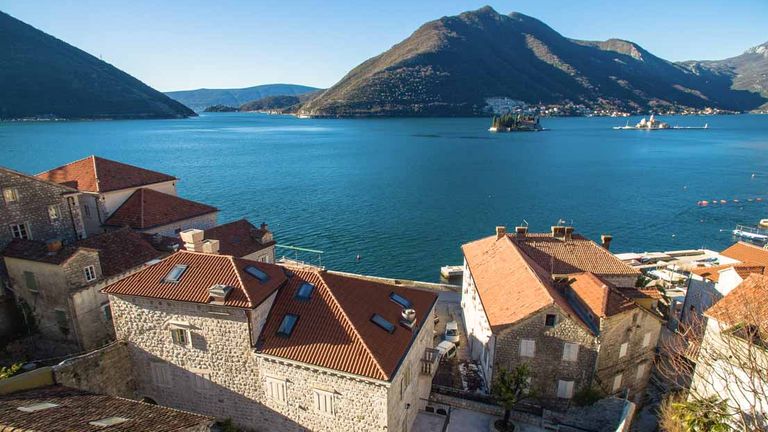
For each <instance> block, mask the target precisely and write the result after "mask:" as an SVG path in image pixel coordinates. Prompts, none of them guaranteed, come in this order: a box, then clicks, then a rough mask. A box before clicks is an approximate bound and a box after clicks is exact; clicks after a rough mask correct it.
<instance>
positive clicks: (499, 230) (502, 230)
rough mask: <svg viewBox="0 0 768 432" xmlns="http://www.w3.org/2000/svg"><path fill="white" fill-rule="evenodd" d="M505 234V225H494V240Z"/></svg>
mask: <svg viewBox="0 0 768 432" xmlns="http://www.w3.org/2000/svg"><path fill="white" fill-rule="evenodd" d="M505 235H507V227H505V226H503V225H499V226H497V227H496V240H498V239H500V238H502V237H504V236H505Z"/></svg>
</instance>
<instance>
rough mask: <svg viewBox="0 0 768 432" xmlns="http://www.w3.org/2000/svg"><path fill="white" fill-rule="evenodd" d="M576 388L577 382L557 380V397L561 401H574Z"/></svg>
mask: <svg viewBox="0 0 768 432" xmlns="http://www.w3.org/2000/svg"><path fill="white" fill-rule="evenodd" d="M575 386H576V383H575V381H571V380H561V379H559V380H557V397H558V398H559V399H573V389H574V387H575ZM561 390H562V392H561ZM561 394H562V395H561Z"/></svg>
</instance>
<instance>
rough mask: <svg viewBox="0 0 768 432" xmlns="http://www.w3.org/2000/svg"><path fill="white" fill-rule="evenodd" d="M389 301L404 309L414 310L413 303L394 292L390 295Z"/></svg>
mask: <svg viewBox="0 0 768 432" xmlns="http://www.w3.org/2000/svg"><path fill="white" fill-rule="evenodd" d="M389 299H390V300H392V301H393V302H395V303H397V304H399V305H400V306H402V307H403V309H413V303H411V301H410V300H408V299H407V298H405V297H403V296H401V295H400V294H397V293H395V292H392V293H390V294H389Z"/></svg>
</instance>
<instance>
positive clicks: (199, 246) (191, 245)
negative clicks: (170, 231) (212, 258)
mask: <svg viewBox="0 0 768 432" xmlns="http://www.w3.org/2000/svg"><path fill="white" fill-rule="evenodd" d="M204 234H205V233H204V232H203V230H199V229H197V228H190V229H187V230H184V231H182V232H180V233H179V235H180V236H181V241H183V242H184V248H185V249H187V250H188V251H190V252H202V251H203V235H204Z"/></svg>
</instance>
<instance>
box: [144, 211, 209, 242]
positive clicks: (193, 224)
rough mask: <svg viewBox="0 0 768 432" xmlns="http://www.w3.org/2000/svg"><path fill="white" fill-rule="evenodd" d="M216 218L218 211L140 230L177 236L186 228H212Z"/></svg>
mask: <svg viewBox="0 0 768 432" xmlns="http://www.w3.org/2000/svg"><path fill="white" fill-rule="evenodd" d="M218 218H219V212H213V213H208V214H204V215H201V216H197V217H193V218H190V219H184V220H180V221H178V222H174V223H172V224H168V225H162V226H159V227H154V228H150V229H146V230H143V231H142V232H144V233H147V234H160V235H164V236H166V237H177V236H178V235H179V232H181V231H184V230H187V229H191V228H197V229H201V230H207V229H209V228H213V227H215V226H216V223H217V220H218Z"/></svg>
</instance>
